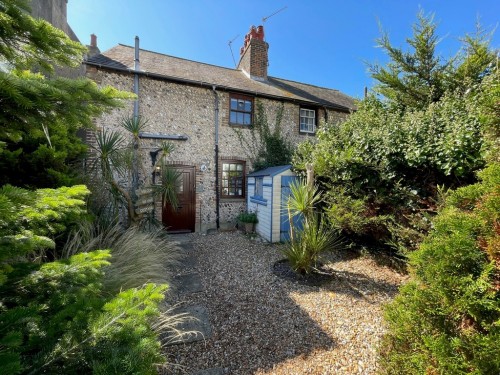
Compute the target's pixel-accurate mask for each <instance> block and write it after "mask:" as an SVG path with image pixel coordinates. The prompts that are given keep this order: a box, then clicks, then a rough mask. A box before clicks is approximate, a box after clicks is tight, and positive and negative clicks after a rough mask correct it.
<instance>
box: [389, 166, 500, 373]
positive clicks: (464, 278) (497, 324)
mask: <svg viewBox="0 0 500 375" xmlns="http://www.w3.org/2000/svg"><path fill="white" fill-rule="evenodd" d="M479 177H480V179H481V182H480V183H477V184H475V185H471V186H467V187H464V188H460V189H458V190H456V191H453V192H451V193H450V195H449V197H448V198H447V199H446V204H445V207H444V208H443V210H442V211H441V212H440V213H439V215H438V216H437V217H436V219H435V223H434V225H435V229H434V231H433V232H432V233H431V234H430V235H429V236H428V237H427V238H426V239H425V240H424V242H423V243H422V245H421V246H420V248H419V249H418V250H417V251H415V252H414V253H412V254H411V255H410V269H411V275H412V278H411V281H410V282H409V283H408V284H406V285H404V286H403V287H402V288H401V292H400V295H399V296H398V297H397V298H396V299H395V300H394V301H393V302H392V303H391V304H389V305H388V306H387V307H386V320H387V322H388V333H387V334H386V336H385V337H384V340H383V343H382V346H381V354H382V368H383V372H384V373H387V374H424V373H425V374H471V373H474V374H497V373H499V371H500V356H499V353H500V225H499V223H500V164H492V165H491V166H489V167H488V168H486V169H485V170H483V171H482V172H481V173H480V174H479Z"/></svg>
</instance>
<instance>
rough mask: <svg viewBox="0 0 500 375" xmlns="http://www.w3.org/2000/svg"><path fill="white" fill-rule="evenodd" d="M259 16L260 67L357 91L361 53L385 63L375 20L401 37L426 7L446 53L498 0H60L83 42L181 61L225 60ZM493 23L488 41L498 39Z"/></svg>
mask: <svg viewBox="0 0 500 375" xmlns="http://www.w3.org/2000/svg"><path fill="white" fill-rule="evenodd" d="M285 6H286V7H287V8H286V9H285V10H283V11H281V12H279V13H278V14H276V15H274V16H272V17H270V18H269V19H268V20H267V21H266V22H265V23H264V27H265V34H266V41H267V42H268V43H269V75H272V76H275V77H280V78H285V79H290V80H294V81H299V82H304V83H309V84H314V85H318V86H323V87H329V88H334V89H338V90H341V91H342V92H344V93H346V94H348V95H351V96H354V97H361V96H362V95H363V89H364V87H365V86H368V87H372V86H373V83H374V82H373V81H372V79H371V78H370V75H369V73H368V71H367V67H366V64H365V62H371V63H374V62H378V63H382V64H383V63H385V62H386V61H387V59H386V57H385V55H384V53H383V52H382V51H381V50H380V49H378V48H376V42H375V40H376V38H377V37H379V36H380V31H379V23H380V24H381V25H382V27H383V29H384V30H385V31H387V32H388V33H389V36H390V38H391V41H392V42H393V44H394V45H397V46H403V45H404V43H405V39H406V38H407V37H409V36H410V35H411V33H412V30H411V26H412V24H413V23H414V22H415V19H416V14H417V13H418V11H419V9H423V10H424V11H425V12H426V13H434V14H435V20H436V21H437V22H438V35H440V36H441V37H442V40H441V42H440V44H439V47H438V51H439V55H440V56H442V57H443V58H447V57H449V56H452V55H454V54H455V53H456V52H457V50H458V48H459V46H460V41H459V38H460V37H461V36H463V35H465V34H466V33H474V32H475V29H476V21H477V20H478V17H479V19H480V22H481V24H482V25H483V27H484V28H486V29H487V30H490V31H491V30H494V29H495V28H497V26H498V24H499V22H500V1H499V0H468V1H466V0H432V1H431V0H420V1H413V0H351V1H347V0H343V1H341V0H330V1H328V0H309V1H305V0H303V1H299V0H283V1H281V0H280V1H274V0H272V1H271V0H267V1H265V0H246V1H243V0H232V1H227V0H69V1H68V22H69V24H70V25H71V27H72V29H73V31H74V32H75V33H76V34H77V36H78V37H79V38H80V41H81V42H82V43H84V44H88V43H89V42H90V34H91V33H94V34H96V35H97V38H98V39H97V41H98V46H99V48H100V49H101V51H104V50H106V49H109V48H111V47H113V46H114V45H116V44H118V43H122V44H127V45H133V43H134V37H135V36H136V35H138V36H139V38H140V44H141V48H143V49H148V50H151V51H156V52H160V53H165V54H168V55H173V56H177V57H181V58H185V59H189V60H195V61H200V62H205V63H208V64H214V65H219V66H224V67H234V64H233V59H232V57H231V52H230V49H229V46H228V42H229V41H230V40H233V39H234V42H233V43H232V49H233V52H234V57H235V59H236V62H237V61H238V57H239V49H240V47H241V45H242V43H243V38H244V36H245V34H246V33H247V32H248V29H249V27H250V26H251V25H256V26H258V25H260V24H262V18H263V17H266V16H269V15H270V14H272V13H274V12H275V11H277V10H279V9H281V8H283V7H285ZM499 33H500V30H497V31H496V33H495V34H494V36H493V39H492V46H493V47H495V48H500V34H499Z"/></svg>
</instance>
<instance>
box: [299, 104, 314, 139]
mask: <svg viewBox="0 0 500 375" xmlns="http://www.w3.org/2000/svg"><path fill="white" fill-rule="evenodd" d="M299 131H300V132H301V133H308V134H314V133H316V110H314V109H311V108H300V124H299Z"/></svg>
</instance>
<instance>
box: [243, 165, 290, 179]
mask: <svg viewBox="0 0 500 375" xmlns="http://www.w3.org/2000/svg"><path fill="white" fill-rule="evenodd" d="M290 168H292V166H291V165H279V166H277V167H269V168H266V169H262V170H260V171H255V172H252V173H250V174H249V175H248V177H264V176H271V177H274V176H276V175H278V174H280V173H283V172H285V171H287V170H289V169H290Z"/></svg>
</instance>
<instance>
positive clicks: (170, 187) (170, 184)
mask: <svg viewBox="0 0 500 375" xmlns="http://www.w3.org/2000/svg"><path fill="white" fill-rule="evenodd" d="M160 168H161V169H160V170H161V172H160V183H159V184H155V185H151V190H152V192H153V195H154V196H159V197H161V199H162V202H163V205H164V206H165V205H166V204H170V205H172V207H177V203H178V198H177V192H178V191H179V183H180V182H181V180H180V178H181V172H179V171H178V170H176V169H174V168H172V167H169V166H168V165H166V164H164V163H162V165H161V167H160Z"/></svg>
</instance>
